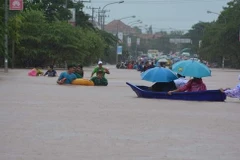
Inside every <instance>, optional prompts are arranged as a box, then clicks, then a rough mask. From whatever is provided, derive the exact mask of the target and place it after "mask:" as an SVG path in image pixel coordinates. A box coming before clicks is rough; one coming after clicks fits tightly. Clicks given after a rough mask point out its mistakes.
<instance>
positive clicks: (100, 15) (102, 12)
mask: <svg viewBox="0 0 240 160" xmlns="http://www.w3.org/2000/svg"><path fill="white" fill-rule="evenodd" d="M106 12H110V10H99V11H98V24H99V25H100V27H101V29H103V28H104V27H103V26H104V22H105V20H104V19H105V17H107V16H106V15H105V13H106Z"/></svg>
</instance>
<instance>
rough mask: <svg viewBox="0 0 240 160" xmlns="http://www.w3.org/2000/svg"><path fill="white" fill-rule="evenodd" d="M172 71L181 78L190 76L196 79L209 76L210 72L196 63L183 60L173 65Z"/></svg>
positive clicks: (202, 65)
mask: <svg viewBox="0 0 240 160" xmlns="http://www.w3.org/2000/svg"><path fill="white" fill-rule="evenodd" d="M172 70H173V71H174V72H177V73H179V74H181V75H183V76H190V77H196V78H202V77H209V76H211V70H210V69H209V68H208V67H207V66H206V65H204V64H203V63H200V62H198V61H194V60H184V61H180V62H177V63H175V64H173V66H172Z"/></svg>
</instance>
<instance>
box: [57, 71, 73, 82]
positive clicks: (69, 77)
mask: <svg viewBox="0 0 240 160" xmlns="http://www.w3.org/2000/svg"><path fill="white" fill-rule="evenodd" d="M63 78H66V80H65V82H64V83H65V84H71V83H72V81H73V80H74V79H76V78H77V77H76V75H75V74H74V73H70V74H69V73H68V72H62V73H61V74H60V76H59V78H58V81H60V80H61V79H63Z"/></svg>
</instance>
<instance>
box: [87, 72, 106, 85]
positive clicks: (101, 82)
mask: <svg viewBox="0 0 240 160" xmlns="http://www.w3.org/2000/svg"><path fill="white" fill-rule="evenodd" d="M91 81H93V83H94V86H107V85H108V80H107V79H106V78H105V77H103V72H102V71H98V72H97V76H96V77H92V78H91Z"/></svg>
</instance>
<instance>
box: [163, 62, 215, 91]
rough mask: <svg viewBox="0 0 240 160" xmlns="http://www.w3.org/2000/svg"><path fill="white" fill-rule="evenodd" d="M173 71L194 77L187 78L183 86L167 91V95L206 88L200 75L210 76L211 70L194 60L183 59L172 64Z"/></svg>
mask: <svg viewBox="0 0 240 160" xmlns="http://www.w3.org/2000/svg"><path fill="white" fill-rule="evenodd" d="M173 71H174V72H177V73H180V74H181V75H183V76H190V77H194V78H193V79H191V80H189V81H188V83H187V84H186V85H184V86H183V87H180V88H179V89H176V90H173V91H169V92H168V94H169V95H171V94H172V93H174V92H184V91H187V92H198V91H205V90H207V87H206V85H205V84H204V83H203V81H202V77H208V76H211V71H210V69H209V68H208V67H207V66H206V65H204V64H202V63H199V62H197V61H194V60H185V61H180V62H177V63H175V64H174V65H173Z"/></svg>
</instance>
